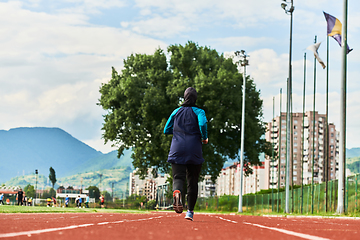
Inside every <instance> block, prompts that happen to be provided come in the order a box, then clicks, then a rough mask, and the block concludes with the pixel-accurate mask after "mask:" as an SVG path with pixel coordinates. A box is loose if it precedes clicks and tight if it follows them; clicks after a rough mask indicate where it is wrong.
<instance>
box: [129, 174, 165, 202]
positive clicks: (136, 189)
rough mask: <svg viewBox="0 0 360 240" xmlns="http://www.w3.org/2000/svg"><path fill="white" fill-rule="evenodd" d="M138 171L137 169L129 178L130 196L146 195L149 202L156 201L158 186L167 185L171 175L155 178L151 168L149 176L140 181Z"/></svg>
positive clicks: (161, 175)
mask: <svg viewBox="0 0 360 240" xmlns="http://www.w3.org/2000/svg"><path fill="white" fill-rule="evenodd" d="M136 171H137V170H136V169H135V170H134V171H133V172H131V173H130V176H129V178H130V181H129V196H131V195H133V194H136V195H145V196H146V198H147V199H148V200H155V199H156V194H157V189H158V186H164V185H166V179H167V178H168V177H169V174H159V175H158V176H156V177H155V176H154V175H153V174H152V168H149V169H148V173H147V176H146V177H145V178H144V179H140V177H139V175H137V174H136Z"/></svg>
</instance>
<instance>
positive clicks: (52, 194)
mask: <svg viewBox="0 0 360 240" xmlns="http://www.w3.org/2000/svg"><path fill="white" fill-rule="evenodd" d="M52 197H56V191H55V190H54V189H53V188H50V189H49V191H44V193H43V195H42V198H52Z"/></svg>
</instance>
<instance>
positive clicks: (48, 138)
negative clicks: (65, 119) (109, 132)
mask: <svg viewBox="0 0 360 240" xmlns="http://www.w3.org/2000/svg"><path fill="white" fill-rule="evenodd" d="M0 152H1V155H0V183H1V182H5V181H8V180H9V179H11V178H13V177H15V176H21V175H31V174H33V173H34V171H35V169H38V170H39V174H42V175H44V176H48V174H49V168H50V167H53V168H54V169H55V171H56V176H57V178H62V177H66V176H71V175H74V174H77V173H82V172H85V171H91V170H99V169H105V168H114V167H131V166H132V164H131V158H130V156H131V151H130V150H128V151H126V152H125V156H122V158H120V160H119V159H118V158H117V157H116V154H117V152H116V151H113V152H111V153H108V154H103V153H101V152H99V151H96V150H95V149H93V148H92V147H90V146H88V145H86V144H85V143H83V142H81V141H79V140H78V139H76V138H74V137H73V136H71V135H70V134H68V133H67V132H65V131H64V130H62V129H59V128H42V127H36V128H15V129H10V130H9V131H5V130H0Z"/></svg>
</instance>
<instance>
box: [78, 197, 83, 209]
mask: <svg viewBox="0 0 360 240" xmlns="http://www.w3.org/2000/svg"><path fill="white" fill-rule="evenodd" d="M78 198H79V208H81V203H82V198H81V197H80V196H78Z"/></svg>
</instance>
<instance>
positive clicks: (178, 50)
mask: <svg viewBox="0 0 360 240" xmlns="http://www.w3.org/2000/svg"><path fill="white" fill-rule="evenodd" d="M167 50H168V53H169V55H171V57H170V61H169V64H168V62H167V58H166V54H165V53H164V51H163V50H161V49H157V50H156V51H155V53H154V54H153V55H146V54H135V55H134V54H132V55H130V56H129V57H127V59H126V60H124V69H123V70H122V71H121V73H120V74H118V72H117V71H116V70H115V69H114V68H113V69H112V78H111V80H110V81H109V82H108V83H107V84H103V85H102V86H101V88H100V93H101V98H100V100H99V105H101V106H102V107H103V109H105V110H106V111H107V114H105V115H104V124H103V128H102V129H103V130H104V134H103V138H104V140H105V143H106V142H108V141H110V142H112V143H113V144H114V145H115V146H118V156H120V155H121V154H122V153H123V150H124V149H129V148H132V149H133V152H134V153H133V155H132V158H133V165H134V167H135V168H138V169H139V170H138V173H140V175H142V176H144V175H146V173H147V169H148V168H149V167H150V166H153V167H155V168H154V172H156V171H158V170H160V171H162V172H168V171H169V169H170V164H167V163H166V160H167V155H168V152H169V149H170V144H171V138H172V136H168V135H165V134H163V129H164V126H165V123H166V121H167V119H168V117H169V116H170V114H171V112H172V111H173V110H174V109H175V108H177V107H178V106H179V104H180V103H181V102H182V101H183V94H184V90H185V89H186V88H187V87H189V86H192V87H194V88H195V89H196V90H197V92H198V100H197V102H196V104H197V105H198V106H199V107H200V108H202V109H204V110H205V111H206V115H207V118H208V135H209V144H208V145H205V146H204V147H203V155H204V158H205V160H206V161H205V163H204V164H203V168H202V175H204V174H211V175H212V176H213V180H215V179H216V177H217V176H218V174H219V172H220V170H221V168H222V167H223V164H224V162H225V161H226V160H228V159H229V158H230V159H236V158H238V155H239V150H240V124H241V120H240V119H241V98H242V97H241V95H242V91H241V89H242V82H243V78H242V75H241V74H240V73H239V72H238V70H237V66H236V65H235V64H234V63H233V62H232V59H226V58H224V56H223V55H219V53H218V52H217V51H216V50H213V49H210V48H208V47H199V46H198V45H197V44H195V43H192V42H188V43H187V44H186V45H185V46H182V45H172V46H170V47H168V49H167ZM245 112H246V116H245V117H246V120H245V126H246V129H245V143H244V145H245V146H244V148H245V163H247V162H250V163H251V164H255V165H259V164H260V161H259V153H261V152H265V153H266V154H271V150H270V147H271V144H269V143H267V142H266V141H265V139H263V138H262V136H263V135H264V134H265V130H266V128H265V123H264V122H263V119H262V100H261V99H260V91H258V90H256V85H255V83H254V81H253V80H252V79H251V78H250V77H247V79H246V110H245Z"/></svg>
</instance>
